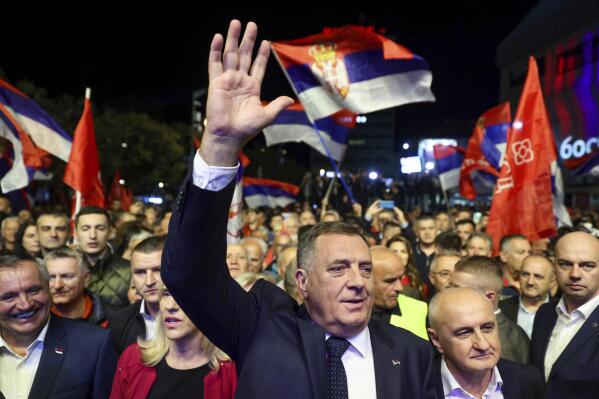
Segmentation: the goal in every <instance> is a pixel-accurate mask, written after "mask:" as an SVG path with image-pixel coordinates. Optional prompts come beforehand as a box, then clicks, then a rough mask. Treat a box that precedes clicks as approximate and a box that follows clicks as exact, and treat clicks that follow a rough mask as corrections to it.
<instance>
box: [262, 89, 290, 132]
mask: <svg viewBox="0 0 599 399" xmlns="http://www.w3.org/2000/svg"><path fill="white" fill-rule="evenodd" d="M293 103H294V101H293V99H292V98H291V97H287V96H281V97H277V98H276V99H275V100H273V101H271V102H270V103H268V105H266V106H265V107H264V113H265V114H266V118H265V119H266V121H267V124H266V126H268V125H270V124H271V123H272V121H273V120H274V119H275V118H276V117H277V115H279V113H280V112H281V111H283V110H284V109H285V108H287V107H288V106H290V105H291V104H293Z"/></svg>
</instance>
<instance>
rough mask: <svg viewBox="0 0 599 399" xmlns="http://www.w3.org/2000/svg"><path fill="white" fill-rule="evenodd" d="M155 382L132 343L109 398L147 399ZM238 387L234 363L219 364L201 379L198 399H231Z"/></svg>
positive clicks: (123, 356)
mask: <svg viewBox="0 0 599 399" xmlns="http://www.w3.org/2000/svg"><path fill="white" fill-rule="evenodd" d="M154 381H156V369H155V368H154V367H148V366H146V365H145V364H143V363H142V362H141V352H140V350H139V346H138V345H137V344H136V343H135V344H133V345H130V346H129V347H127V349H125V351H124V352H123V354H122V355H121V357H120V358H119V363H118V365H117V370H116V374H115V376H114V381H113V383H112V392H110V399H146V398H147V397H148V395H149V393H150V389H151V388H152V385H153V384H154ZM236 388H237V372H236V371H235V364H234V363H233V362H223V363H221V365H220V367H219V368H218V371H216V372H215V371H211V372H210V373H208V375H206V377H204V394H203V395H202V396H199V395H198V398H210V399H233V397H234V396H235V389H236Z"/></svg>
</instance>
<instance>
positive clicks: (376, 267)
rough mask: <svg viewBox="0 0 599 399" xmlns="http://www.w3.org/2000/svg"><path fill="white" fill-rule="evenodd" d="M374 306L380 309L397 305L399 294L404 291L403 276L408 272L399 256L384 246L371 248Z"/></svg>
mask: <svg viewBox="0 0 599 399" xmlns="http://www.w3.org/2000/svg"><path fill="white" fill-rule="evenodd" d="M370 254H371V255H372V271H373V273H372V277H373V283H374V306H375V307H377V308H379V309H393V308H395V307H397V296H398V295H399V293H400V292H401V291H403V286H402V284H401V278H402V277H403V275H404V274H405V272H406V267H405V265H404V264H403V263H402V262H401V259H400V258H399V256H397V255H396V254H395V253H394V252H393V251H391V250H389V249H387V248H384V247H374V248H372V249H371V252H370Z"/></svg>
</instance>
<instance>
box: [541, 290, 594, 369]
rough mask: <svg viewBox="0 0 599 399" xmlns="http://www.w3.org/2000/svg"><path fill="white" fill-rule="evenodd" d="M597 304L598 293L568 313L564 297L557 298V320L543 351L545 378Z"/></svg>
mask: <svg viewBox="0 0 599 399" xmlns="http://www.w3.org/2000/svg"><path fill="white" fill-rule="evenodd" d="M597 305H599V295H598V296H596V297H595V298H593V299H591V300H590V301H588V302H587V303H585V304H584V305H582V306H579V307H578V308H577V309H574V310H573V311H572V313H568V309H567V308H566V303H565V302H564V297H562V299H560V300H559V302H558V303H557V306H556V307H555V311H556V312H557V321H556V322H555V326H554V327H553V331H552V332H551V337H550V338H549V344H548V345H547V352H545V380H548V379H549V374H551V368H552V367H553V364H554V363H555V362H556V360H557V359H558V358H559V356H560V355H561V354H562V352H563V351H564V349H566V347H567V346H568V344H569V343H570V341H572V338H574V336H575V335H576V333H577V332H578V330H580V328H581V327H582V325H583V324H584V322H585V321H586V320H587V319H588V318H589V316H590V315H591V313H593V311H594V310H595V308H596V307H597Z"/></svg>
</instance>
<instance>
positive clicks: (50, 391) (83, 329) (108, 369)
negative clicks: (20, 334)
mask: <svg viewBox="0 0 599 399" xmlns="http://www.w3.org/2000/svg"><path fill="white" fill-rule="evenodd" d="M116 362H117V354H116V351H115V349H114V345H113V343H112V340H111V339H110V334H109V333H108V331H106V330H105V329H103V328H100V327H97V326H95V325H93V324H90V323H88V322H86V321H82V320H69V319H64V318H62V317H58V316H55V315H52V316H51V317H50V324H49V326H48V331H47V333H46V339H45V340H44V349H43V351H42V357H41V359H40V363H39V366H38V368H37V372H36V373H35V378H34V380H33V385H32V386H31V391H30V393H29V398H30V399H84V398H94V399H100V398H108V396H109V395H110V389H111V387H112V380H113V378H114V373H115V370H116Z"/></svg>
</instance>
